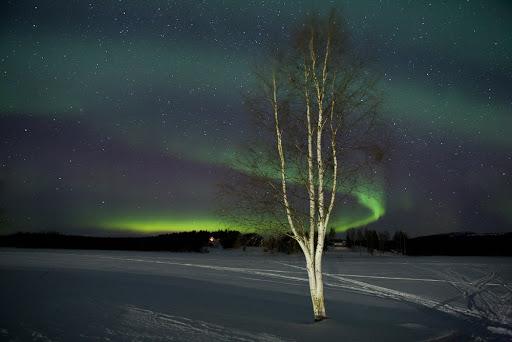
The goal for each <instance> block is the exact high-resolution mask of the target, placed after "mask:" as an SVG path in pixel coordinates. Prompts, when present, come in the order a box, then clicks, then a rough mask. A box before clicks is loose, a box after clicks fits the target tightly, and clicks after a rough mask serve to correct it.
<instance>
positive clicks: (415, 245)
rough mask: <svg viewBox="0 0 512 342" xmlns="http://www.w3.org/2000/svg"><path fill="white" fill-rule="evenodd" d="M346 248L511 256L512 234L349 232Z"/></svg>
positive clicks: (410, 253) (404, 252)
mask: <svg viewBox="0 0 512 342" xmlns="http://www.w3.org/2000/svg"><path fill="white" fill-rule="evenodd" d="M346 245H347V247H349V248H353V249H359V250H362V249H366V250H367V251H368V253H370V254H373V253H374V251H375V250H379V251H383V252H394V253H399V254H406V255H418V256H419V255H449V256H471V255H474V256H510V255H512V233H502V234H476V233H449V234H437V235H427V236H420V237H415V238H409V237H408V236H407V234H406V233H405V232H402V231H397V232H395V233H394V234H393V236H392V237H391V235H390V234H389V232H386V231H375V230H370V229H364V228H363V229H349V230H348V231H347V232H346Z"/></svg>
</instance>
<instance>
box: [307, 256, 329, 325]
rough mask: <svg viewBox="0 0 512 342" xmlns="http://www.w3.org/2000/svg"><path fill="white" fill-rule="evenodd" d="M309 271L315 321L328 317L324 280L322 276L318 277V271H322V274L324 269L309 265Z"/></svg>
mask: <svg viewBox="0 0 512 342" xmlns="http://www.w3.org/2000/svg"><path fill="white" fill-rule="evenodd" d="M307 271H308V278H309V291H310V294H311V304H312V305H313V315H314V316H315V321H321V320H323V319H325V318H327V314H326V312H325V301H324V284H323V280H322V277H319V278H318V277H316V274H317V272H320V274H321V273H322V271H321V270H318V269H315V268H313V267H312V266H308V267H307ZM318 279H319V281H318Z"/></svg>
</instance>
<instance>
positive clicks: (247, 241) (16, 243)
mask: <svg viewBox="0 0 512 342" xmlns="http://www.w3.org/2000/svg"><path fill="white" fill-rule="evenodd" d="M212 237H213V239H214V241H211V238H212ZM258 239H260V240H258ZM260 242H261V237H258V236H257V235H256V234H241V233H240V232H236V231H227V230H225V231H218V232H213V233H212V232H207V231H192V232H179V233H170V234H163V235H158V236H141V237H92V236H79V235H66V234H60V233H53V232H51V233H16V234H12V235H6V236H0V246H1V247H17V248H55V249H107V250H135V251H173V252H205V251H206V250H207V247H208V246H213V245H215V244H217V243H218V244H220V245H221V246H222V247H224V248H233V247H240V246H242V245H244V246H252V245H255V244H259V243H260Z"/></svg>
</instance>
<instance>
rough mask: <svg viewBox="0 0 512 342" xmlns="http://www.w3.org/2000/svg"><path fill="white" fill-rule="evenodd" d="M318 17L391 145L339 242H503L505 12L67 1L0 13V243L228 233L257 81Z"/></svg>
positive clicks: (405, 4) (347, 216) (511, 74)
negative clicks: (225, 201)
mask: <svg viewBox="0 0 512 342" xmlns="http://www.w3.org/2000/svg"><path fill="white" fill-rule="evenodd" d="M332 7H336V8H338V9H339V10H341V12H342V15H343V16H344V17H345V18H346V20H347V23H348V26H349V28H350V30H351V33H352V38H353V45H354V47H355V48H356V49H358V51H360V52H361V53H362V54H364V55H367V56H369V58H370V60H371V62H372V63H371V70H372V72H375V73H377V74H378V75H379V76H380V78H381V82H380V87H381V89H382V92H383V94H384V108H383V111H382V116H383V118H384V120H385V122H386V123H387V124H388V126H389V127H390V135H391V138H390V140H391V141H390V143H389V146H388V147H389V151H388V154H387V155H386V163H385V171H384V172H383V173H382V177H381V178H382V179H380V180H379V181H377V182H375V183H374V184H373V185H372V186H371V187H370V188H368V189H366V190H365V191H363V192H364V193H363V192H362V193H359V195H355V196H354V200H353V201H352V202H351V203H349V204H347V207H345V208H339V210H338V211H337V213H336V216H335V217H334V218H333V222H335V223H336V228H337V229H338V231H342V230H344V229H346V228H348V227H353V226H362V225H366V224H370V225H371V227H372V228H375V229H386V230H390V231H394V230H398V229H401V230H405V231H406V232H408V233H409V234H410V235H424V234H431V233H442V232H452V231H475V232H499V231H510V230H512V229H511V228H512V197H511V195H512V5H511V4H510V3H509V2H507V1H503V2H498V1H481V2H479V1H446V2H445V1H443V2H441V1H436V2H432V3H429V2H420V1H412V2H411V1H380V2H379V1H371V2H365V1H352V2H348V1H346V2H345V1H342V2H335V1H244V2H242V1H136V0H133V1H122V0H119V1H72V0H66V1H41V2H39V1H2V2H1V4H0V182H1V188H0V208H1V209H2V215H3V219H2V226H1V227H2V228H1V229H0V233H8V232H15V231H60V232H66V233H80V234H102V235H114V234H126V233H134V232H146V233H155V232H165V231H173V230H191V229H210V230H216V229H220V228H237V227H233V225H232V224H231V223H230V222H229V221H228V220H226V219H225V218H222V217H221V216H219V215H218V214H217V208H216V203H217V202H218V201H217V199H218V196H219V194H218V192H219V188H218V184H219V183H222V182H225V181H229V178H228V175H229V174H230V173H231V172H233V170H239V167H238V165H237V163H236V161H235V160H236V158H235V156H236V155H237V154H238V153H239V151H240V149H241V146H242V145H243V144H244V141H245V140H244V139H245V138H246V137H247V135H248V132H250V130H251V126H250V125H249V119H248V117H249V114H248V111H247V109H246V107H245V106H244V103H243V97H244V95H245V94H247V92H250V91H251V86H252V84H253V79H252V78H253V76H252V70H253V66H254V65H255V64H256V63H258V62H261V61H262V60H264V58H265V56H266V54H267V52H268V50H269V47H270V46H271V45H272V44H276V43H277V44H280V43H282V44H286V42H287V40H288V38H289V34H290V30H291V29H292V28H293V27H294V26H295V25H296V24H297V23H299V22H301V20H302V19H303V17H304V15H305V14H306V13H307V12H308V11H311V10H317V11H319V12H320V13H326V12H327V11H328V10H329V9H331V8H332ZM239 171H240V170H239Z"/></svg>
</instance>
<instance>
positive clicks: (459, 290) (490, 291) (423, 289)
mask: <svg viewBox="0 0 512 342" xmlns="http://www.w3.org/2000/svg"><path fill="white" fill-rule="evenodd" d="M324 263H325V281H326V306H327V313H328V315H329V317H330V318H329V319H328V320H326V321H323V322H320V323H313V322H312V313H311V304H310V299H309V297H308V288H307V282H306V279H307V278H306V274H305V270H304V268H303V264H304V263H303V258H302V256H301V255H292V256H287V255H281V254H279V255H270V254H267V253H263V252H262V251H261V250H259V249H250V250H248V251H245V252H244V251H241V250H236V251H222V250H212V251H211V252H210V253H208V254H196V253H165V252H160V253H156V252H127V251H126V252H125V251H79V250H28V249H0V340H6V341H9V340H12V341H32V340H33V341H93V340H100V341H290V340H296V341H331V340H332V341H338V340H345V341H376V340H378V341H465V340H475V341H510V340H512V258H486V257H414V258H412V257H402V256H373V257H372V256H366V255H359V254H358V253H350V252H345V253H340V252H328V253H327V255H326V257H325V262H324Z"/></svg>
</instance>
